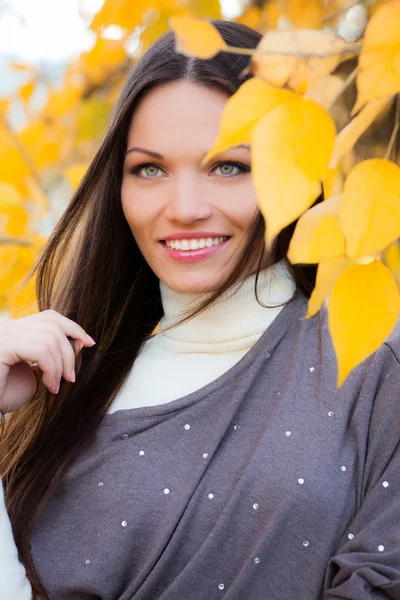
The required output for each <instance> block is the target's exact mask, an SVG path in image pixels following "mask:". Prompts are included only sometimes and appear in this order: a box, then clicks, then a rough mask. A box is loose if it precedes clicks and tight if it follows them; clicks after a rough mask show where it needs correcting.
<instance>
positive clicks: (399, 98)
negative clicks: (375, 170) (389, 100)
mask: <svg viewBox="0 0 400 600" xmlns="http://www.w3.org/2000/svg"><path fill="white" fill-rule="evenodd" d="M399 125H400V94H397V95H396V109H395V115H394V127H393V131H392V135H391V136H390V140H389V144H388V147H387V150H386V154H385V158H387V159H388V160H393V161H394V162H396V139H397V133H398V131H399Z"/></svg>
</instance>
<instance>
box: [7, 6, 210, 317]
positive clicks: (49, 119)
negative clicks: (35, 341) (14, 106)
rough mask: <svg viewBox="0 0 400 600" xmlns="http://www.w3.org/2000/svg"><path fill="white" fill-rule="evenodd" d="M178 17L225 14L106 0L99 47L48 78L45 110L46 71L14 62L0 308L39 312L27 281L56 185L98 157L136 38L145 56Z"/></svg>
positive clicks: (73, 183) (73, 182)
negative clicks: (22, 122)
mask: <svg viewBox="0 0 400 600" xmlns="http://www.w3.org/2000/svg"><path fill="white" fill-rule="evenodd" d="M174 15H178V16H185V15H186V16H189V15H190V16H192V17H201V18H206V19H218V18H222V14H221V9H220V5H219V1H218V0H179V1H177V0H153V1H152V2H149V0H135V2H134V3H132V1H131V0H105V2H104V3H103V6H102V8H101V9H100V10H99V12H98V13H97V14H95V15H94V17H93V19H92V21H91V23H90V29H91V30H92V32H93V33H94V34H95V36H96V37H95V42H94V45H93V47H92V48H91V49H90V50H89V51H85V52H83V53H82V54H81V55H80V56H78V57H77V58H76V60H74V61H73V62H72V63H71V64H69V65H68V68H67V70H66V73H65V76H64V82H63V86H62V87H61V89H56V88H54V87H53V86H52V85H50V84H49V83H46V85H47V88H48V97H47V101H46V103H45V105H44V106H43V107H42V108H41V109H40V110H37V111H34V110H33V109H32V102H31V100H32V97H33V95H34V92H35V90H36V87H37V86H38V85H39V84H43V76H42V74H41V73H40V72H38V71H37V70H36V69H35V68H33V67H31V66H28V65H24V64H20V63H11V64H10V67H12V68H13V69H14V70H16V71H20V72H22V73H24V74H25V75H26V77H27V78H28V81H27V82H26V83H24V84H23V85H21V86H20V88H19V89H18V91H17V93H16V94H15V97H10V98H8V97H3V98H0V312H2V311H5V312H6V313H7V314H8V315H9V316H11V317H21V316H25V315H28V314H31V313H34V312H37V310H38V307H37V303H36V297H35V281H34V280H33V279H29V283H28V285H23V286H22V285H21V282H22V283H23V284H25V281H23V280H24V278H27V279H28V277H29V273H30V270H31V269H32V267H33V265H34V264H35V262H36V261H37V259H38V257H39V255H40V253H41V251H42V249H43V247H44V245H45V243H46V237H45V236H44V235H41V234H40V233H39V232H40V224H41V222H42V219H43V218H44V217H45V216H46V217H49V216H51V213H52V211H53V209H54V207H53V206H52V203H51V201H50V197H51V191H52V190H53V189H54V185H55V183H56V182H58V183H59V182H60V181H63V182H65V184H66V186H69V189H70V192H71V193H72V192H73V190H75V189H76V188H77V187H78V185H79V183H80V181H81V179H82V177H83V175H84V173H85V171H86V169H87V166H88V164H89V163H90V161H91V159H92V157H93V156H94V154H95V152H96V150H97V147H98V144H99V140H100V138H101V136H102V134H103V132H104V130H105V128H106V125H107V119H108V116H109V113H110V110H111V108H112V105H113V103H114V101H115V99H116V98H117V96H118V94H119V91H120V87H121V84H122V81H123V78H124V75H125V73H126V70H127V68H128V67H129V66H130V65H131V63H132V61H134V60H136V56H135V57H133V58H132V56H130V55H129V54H128V50H127V48H128V47H129V45H128V41H129V38H130V36H132V35H134V34H136V33H138V35H139V40H140V46H139V49H138V53H137V56H139V55H140V54H141V53H142V52H144V51H145V50H146V49H147V47H148V46H149V45H150V44H151V43H152V42H153V41H154V39H155V38H156V37H158V36H159V35H160V34H161V33H163V32H164V31H166V30H167V29H168V19H169V18H170V17H171V16H174ZM111 25H116V26H118V27H120V28H121V37H120V39H110V38H109V37H107V35H106V30H107V27H109V26H111ZM14 100H17V101H18V102H20V103H22V105H23V107H24V109H25V115H26V121H27V125H26V126H24V127H23V129H21V130H20V131H15V130H13V128H12V126H11V124H10V121H9V118H8V111H9V109H10V105H11V103H12V102H13V101H14ZM52 219H53V225H54V224H55V222H54V220H55V217H52Z"/></svg>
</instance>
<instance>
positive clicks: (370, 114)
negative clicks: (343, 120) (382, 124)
mask: <svg viewBox="0 0 400 600" xmlns="http://www.w3.org/2000/svg"><path fill="white" fill-rule="evenodd" d="M393 98H394V96H388V97H383V98H378V99H377V100H371V102H368V104H367V105H366V106H364V108H363V109H362V110H361V111H360V112H359V114H358V115H357V116H356V117H354V119H352V120H351V121H350V123H349V124H348V125H346V127H343V129H342V130H341V131H340V132H339V133H338V135H337V137H336V140H335V144H334V146H333V152H332V157H331V161H330V163H329V168H331V169H333V168H335V167H336V166H337V165H338V163H339V161H340V159H341V158H342V156H343V155H344V154H346V152H348V151H349V150H350V148H352V147H353V146H354V144H355V143H356V141H357V140H358V138H359V137H360V136H361V135H362V134H363V133H364V131H366V129H368V127H369V126H370V125H371V124H372V123H373V122H374V121H375V119H376V117H377V116H378V115H379V114H380V113H381V112H383V111H384V110H385V111H386V110H388V109H389V108H390V105H391V103H392V100H393Z"/></svg>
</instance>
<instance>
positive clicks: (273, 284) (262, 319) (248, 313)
mask: <svg viewBox="0 0 400 600" xmlns="http://www.w3.org/2000/svg"><path fill="white" fill-rule="evenodd" d="M255 280H256V274H253V275H250V276H248V277H247V278H246V279H245V280H244V281H243V283H242V284H240V283H238V284H236V285H235V286H233V288H231V289H230V290H228V291H227V292H226V293H225V294H224V295H223V296H222V297H221V298H220V299H219V301H218V302H217V303H216V304H215V305H214V306H211V307H208V308H207V309H206V310H204V311H203V312H202V313H200V314H199V315H196V317H194V318H192V319H190V320H189V321H187V322H186V323H183V324H182V325H179V326H177V327H174V328H173V329H171V330H169V331H166V332H163V329H165V328H166V327H167V326H169V325H171V324H173V323H175V322H177V320H178V318H179V317H181V316H182V314H183V312H184V311H186V310H187V309H192V308H193V307H194V306H196V305H198V304H199V303H200V302H202V301H203V300H204V299H205V298H208V297H210V296H211V293H210V292H204V293H201V294H191V293H178V292H175V291H173V290H172V289H170V288H169V287H168V286H167V285H165V283H163V282H162V281H160V292H161V299H162V304H163V309H164V316H163V318H162V319H161V322H160V332H161V333H160V334H159V336H158V337H159V342H160V343H161V344H162V345H163V347H164V348H165V349H167V350H169V351H171V352H179V353H182V352H219V351H221V352H227V351H231V350H239V349H241V348H246V347H250V346H252V345H253V344H254V343H255V341H256V340H257V339H258V338H259V337H260V335H261V334H262V333H263V332H264V331H265V329H266V328H267V327H268V325H269V324H270V323H271V322H272V321H273V320H274V318H275V317H276V316H277V314H278V313H279V312H280V311H281V310H282V308H283V306H282V303H284V302H286V301H287V300H289V299H290V298H291V297H292V296H293V293H294V291H295V289H296V286H295V283H294V281H293V279H292V278H291V276H290V274H289V271H288V270H287V267H286V265H285V261H284V260H281V261H279V262H278V263H276V264H275V265H272V266H271V267H268V268H266V269H264V270H263V271H261V272H260V274H259V278H258V283H257V290H258V296H259V299H260V301H261V302H262V303H263V304H265V305H268V307H272V308H265V307H264V306H261V305H260V304H259V303H258V302H257V299H256V296H255V293H254V287H255Z"/></svg>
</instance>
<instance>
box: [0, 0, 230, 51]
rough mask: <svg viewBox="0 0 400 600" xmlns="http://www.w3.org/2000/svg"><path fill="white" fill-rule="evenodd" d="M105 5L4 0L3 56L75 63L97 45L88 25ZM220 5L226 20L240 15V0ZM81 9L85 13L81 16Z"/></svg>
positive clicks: (85, 0) (0, 24)
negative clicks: (78, 57)
mask: <svg viewBox="0 0 400 600" xmlns="http://www.w3.org/2000/svg"><path fill="white" fill-rule="evenodd" d="M133 1H134V0H133ZM103 2H104V0H1V1H0V57H1V56H10V55H14V56H16V57H18V58H19V59H21V60H22V61H23V62H28V63H29V62H34V63H36V62H40V61H42V60H46V61H50V62H51V61H54V62H59V61H64V60H67V61H68V60H72V59H73V58H74V57H76V56H79V54H80V53H81V52H82V51H84V50H89V49H90V48H91V47H92V45H93V44H94V37H93V34H92V33H91V32H90V31H88V30H87V23H88V22H90V20H91V15H93V14H94V13H95V12H97V11H98V10H99V9H100V8H101V6H102V5H103ZM220 2H221V7H222V10H223V13H224V16H225V18H231V17H235V16H237V15H238V14H239V12H240V6H241V2H240V0H220ZM80 9H81V13H83V14H80ZM85 15H86V18H85ZM21 17H22V19H21Z"/></svg>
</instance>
